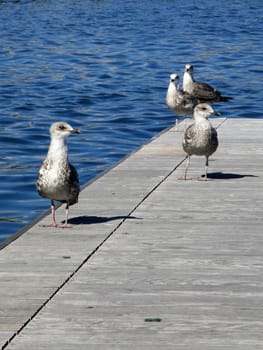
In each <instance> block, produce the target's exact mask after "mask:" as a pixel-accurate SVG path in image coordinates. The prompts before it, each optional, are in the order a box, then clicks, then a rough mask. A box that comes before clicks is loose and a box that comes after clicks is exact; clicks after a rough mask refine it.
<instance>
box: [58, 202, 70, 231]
mask: <svg viewBox="0 0 263 350" xmlns="http://www.w3.org/2000/svg"><path fill="white" fill-rule="evenodd" d="M68 215H69V204H68V202H67V203H66V208H65V222H64V224H62V225H59V226H58V227H60V228H70V227H72V226H71V225H70V224H68Z"/></svg>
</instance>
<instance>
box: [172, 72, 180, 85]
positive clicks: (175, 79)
mask: <svg viewBox="0 0 263 350" xmlns="http://www.w3.org/2000/svg"><path fill="white" fill-rule="evenodd" d="M179 79H180V77H179V75H178V74H171V75H170V83H174V84H178V83H179Z"/></svg>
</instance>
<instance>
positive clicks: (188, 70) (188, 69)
mask: <svg viewBox="0 0 263 350" xmlns="http://www.w3.org/2000/svg"><path fill="white" fill-rule="evenodd" d="M184 71H185V73H189V74H193V71H194V66H192V65H191V64H186V65H185V66H184Z"/></svg>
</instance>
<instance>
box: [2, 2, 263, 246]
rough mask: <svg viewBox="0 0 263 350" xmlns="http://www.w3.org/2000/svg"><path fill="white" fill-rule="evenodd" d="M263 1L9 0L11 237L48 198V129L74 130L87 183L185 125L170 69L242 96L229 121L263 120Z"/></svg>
mask: <svg viewBox="0 0 263 350" xmlns="http://www.w3.org/2000/svg"><path fill="white" fill-rule="evenodd" d="M262 23H263V3H262V0H231V1H229V0H228V1H225V0H222V1H218V0H199V1H195V0H187V1H185V0H183V1H181V0H140V1H139V0H138V1H134V0H132V1H129V0H128V1H127V0H126V1H123V0H104V1H103V0H93V1H91V0H35V1H32V0H21V1H19V0H16V1H11V0H2V1H0V33H1V37H0V133H1V138H0V196H1V202H0V203H1V207H0V241H4V240H5V239H7V238H8V237H9V236H10V235H12V234H14V233H15V232H17V231H18V230H19V229H21V228H22V227H23V226H24V225H25V224H27V223H28V222H30V221H31V220H32V219H34V218H36V217H37V216H39V215H40V213H42V212H43V211H44V210H45V209H47V208H48V207H49V201H48V200H45V199H43V198H41V197H39V196H38V194H37V193H36V190H35V180H36V176H37V172H38V168H39V166H40V164H41V162H42V160H43V158H44V156H45V154H46V152H47V147H48V144H49V133H48V130H49V126H50V124H51V123H52V122H54V121H58V120H65V121H67V122H69V123H70V124H71V125H72V126H73V127H77V128H80V129H81V130H82V131H83V133H82V134H81V135H75V136H72V137H71V138H70V139H69V149H70V160H71V162H72V163H73V164H74V165H75V166H76V167H77V169H78V172H79V175H80V181H81V184H84V183H85V182H87V181H88V180H90V179H92V178H93V177H94V176H95V175H97V174H99V173H100V172H102V171H103V170H105V169H107V168H108V167H109V166H111V165H113V164H114V163H116V162H117V161H118V160H120V159H121V158H122V157H123V156H125V155H126V154H128V153H129V152H131V151H132V150H134V149H136V148H137V147H138V146H139V145H141V144H143V143H144V142H146V141H147V140H149V139H150V138H151V137H152V136H154V135H155V134H157V133H158V132H159V131H161V130H162V129H164V128H165V127H167V126H170V125H172V124H173V123H174V122H175V116H174V115H173V113H172V112H170V111H169V110H168V109H167V107H166V105H165V93H166V88H167V85H168V81H169V75H170V74H171V73H179V74H180V75H181V76H182V75H183V67H184V64H185V63H191V64H194V65H195V77H196V79H197V80H202V81H207V82H210V83H211V84H212V85H213V86H216V87H217V89H218V90H220V91H221V92H223V94H224V95H227V96H232V97H233V98H234V100H233V101H232V102H229V103H225V104H218V105H217V106H216V109H217V110H220V111H221V113H222V114H223V115H224V116H226V117H229V118H235V117H241V118H262V112H261V110H262V108H263V98H262V91H263V79H262V72H263V57H262V56H263V54H262V42H263V31H262Z"/></svg>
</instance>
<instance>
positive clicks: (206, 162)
mask: <svg viewBox="0 0 263 350" xmlns="http://www.w3.org/2000/svg"><path fill="white" fill-rule="evenodd" d="M207 172H208V156H206V161H205V175H204V177H203V176H202V177H201V180H202V181H208V180H210V179H209V178H208V177H207Z"/></svg>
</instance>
